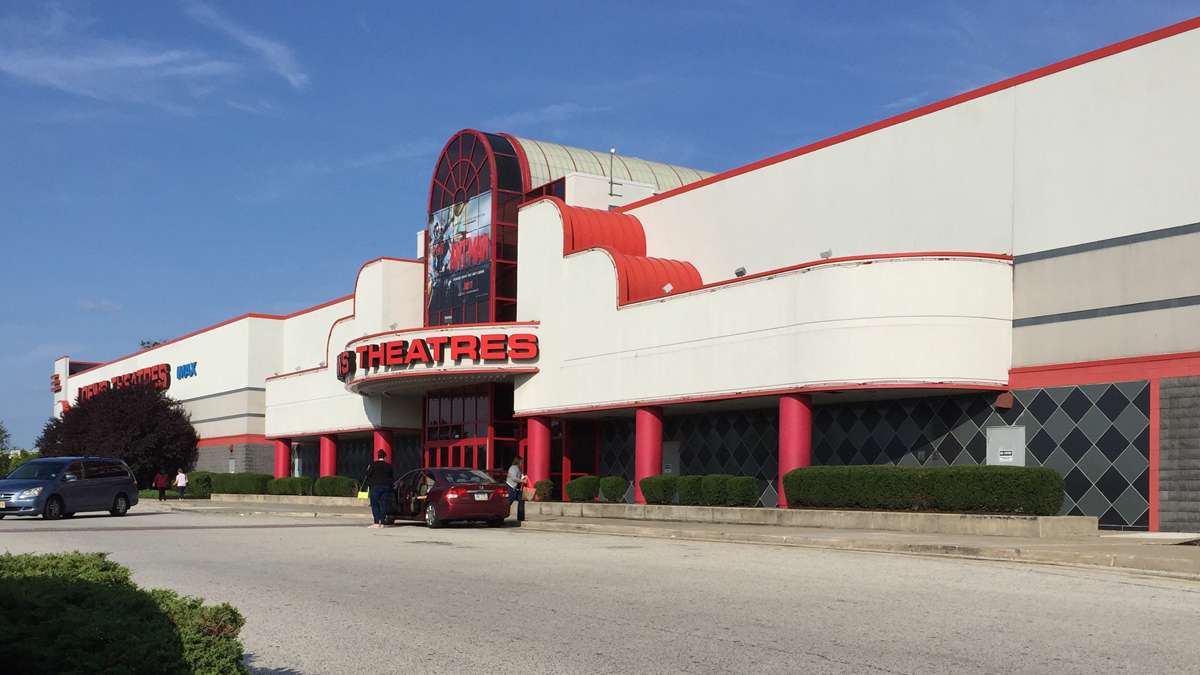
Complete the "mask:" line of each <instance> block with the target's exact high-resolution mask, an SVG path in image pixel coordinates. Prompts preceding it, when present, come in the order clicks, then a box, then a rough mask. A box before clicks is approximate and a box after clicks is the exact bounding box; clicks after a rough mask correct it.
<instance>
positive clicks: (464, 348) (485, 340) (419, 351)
mask: <svg viewBox="0 0 1200 675" xmlns="http://www.w3.org/2000/svg"><path fill="white" fill-rule="evenodd" d="M537 357H538V339H537V336H536V335H533V334H531V333H514V334H512V335H505V334H503V333H496V334H488V335H440V336H434V337H424V338H415V339H413V340H392V341H389V342H377V343H373V344H365V345H361V346H358V347H355V348H354V349H353V350H346V351H344V352H342V353H341V354H339V355H338V360H337V377H338V379H339V380H341V381H342V382H345V381H346V380H348V379H350V378H352V377H354V374H355V373H356V372H357V371H358V370H359V369H362V370H369V369H371V368H392V369H395V368H409V369H411V368H414V367H416V366H418V365H424V366H443V365H458V364H459V363H461V362H462V361H464V360H466V361H468V362H470V363H471V364H487V363H507V362H509V361H516V362H521V361H533V360H535V359H537Z"/></svg>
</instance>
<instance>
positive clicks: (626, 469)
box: [597, 419, 633, 482]
mask: <svg viewBox="0 0 1200 675" xmlns="http://www.w3.org/2000/svg"><path fill="white" fill-rule="evenodd" d="M601 429H602V430H601V433H600V466H599V467H597V472H598V473H599V474H600V475H601V476H624V477H625V478H626V480H629V481H630V482H632V481H633V420H632V419H612V420H604V423H603V424H602V425H601Z"/></svg>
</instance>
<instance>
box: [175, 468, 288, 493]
mask: <svg viewBox="0 0 1200 675" xmlns="http://www.w3.org/2000/svg"><path fill="white" fill-rule="evenodd" d="M209 476H210V477H211V479H212V491H213V492H214V493H216V494H229V495H265V494H267V484H268V483H270V482H271V481H272V480H274V479H275V477H274V476H272V475H271V474H269V473H213V474H209ZM188 483H189V484H188V490H189V491H190V490H191V481H188Z"/></svg>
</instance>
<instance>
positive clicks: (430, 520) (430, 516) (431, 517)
mask: <svg viewBox="0 0 1200 675" xmlns="http://www.w3.org/2000/svg"><path fill="white" fill-rule="evenodd" d="M425 525H426V526H427V527H429V528H430V529H433V528H437V527H441V526H442V519H441V518H438V514H437V507H436V506H434V505H433V504H430V505H428V506H426V507H425Z"/></svg>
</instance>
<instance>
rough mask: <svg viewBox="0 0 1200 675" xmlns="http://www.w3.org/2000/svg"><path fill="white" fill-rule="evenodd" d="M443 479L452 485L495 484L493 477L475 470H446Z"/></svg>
mask: <svg viewBox="0 0 1200 675" xmlns="http://www.w3.org/2000/svg"><path fill="white" fill-rule="evenodd" d="M442 478H443V479H444V480H445V481H446V482H447V483H450V484H451V485H461V484H462V483H494V482H495V481H493V480H492V477H491V476H489V475H487V474H486V473H484V472H482V471H475V470H474V469H445V470H444V471H442Z"/></svg>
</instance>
